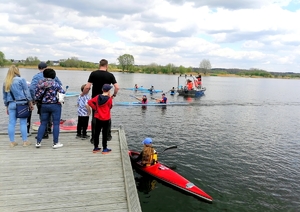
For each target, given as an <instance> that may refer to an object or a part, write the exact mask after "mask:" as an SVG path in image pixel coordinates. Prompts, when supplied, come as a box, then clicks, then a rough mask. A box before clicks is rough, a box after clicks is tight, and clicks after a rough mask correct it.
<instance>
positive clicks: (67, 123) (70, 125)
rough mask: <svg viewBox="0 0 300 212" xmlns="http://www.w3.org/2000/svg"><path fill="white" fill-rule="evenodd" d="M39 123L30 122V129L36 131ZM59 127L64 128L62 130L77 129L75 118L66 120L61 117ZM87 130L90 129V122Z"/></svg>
mask: <svg viewBox="0 0 300 212" xmlns="http://www.w3.org/2000/svg"><path fill="white" fill-rule="evenodd" d="M40 124H41V123H40V122H39V121H38V122H34V123H33V124H32V129H33V130H35V131H37V130H38V129H39V126H40ZM59 129H60V130H64V131H76V130H77V120H76V119H68V120H63V119H61V120H60V125H59ZM87 130H91V124H89V125H88V129H87Z"/></svg>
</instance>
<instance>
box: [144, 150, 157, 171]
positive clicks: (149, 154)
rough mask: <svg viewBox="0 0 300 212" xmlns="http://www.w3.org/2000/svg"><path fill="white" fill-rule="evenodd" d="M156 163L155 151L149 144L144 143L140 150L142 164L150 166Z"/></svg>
mask: <svg viewBox="0 0 300 212" xmlns="http://www.w3.org/2000/svg"><path fill="white" fill-rule="evenodd" d="M156 163H157V152H156V151H155V149H154V148H153V147H151V146H148V145H145V146H144V148H143V152H142V161H141V164H142V165H143V166H151V165H154V164H156Z"/></svg>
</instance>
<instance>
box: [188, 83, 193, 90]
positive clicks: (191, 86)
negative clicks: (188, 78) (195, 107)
mask: <svg viewBox="0 0 300 212" xmlns="http://www.w3.org/2000/svg"><path fill="white" fill-rule="evenodd" d="M187 87H188V90H192V89H193V82H189V83H188V84H187Z"/></svg>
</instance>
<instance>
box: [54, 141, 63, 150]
mask: <svg viewBox="0 0 300 212" xmlns="http://www.w3.org/2000/svg"><path fill="white" fill-rule="evenodd" d="M63 146H64V145H63V144H61V143H59V142H57V143H56V144H53V146H52V147H53V149H57V148H60V147H63Z"/></svg>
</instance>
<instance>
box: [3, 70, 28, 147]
mask: <svg viewBox="0 0 300 212" xmlns="http://www.w3.org/2000/svg"><path fill="white" fill-rule="evenodd" d="M11 93H12V94H13V96H14V98H13V97H12V95H11ZM3 101H4V105H5V107H6V113H7V114H8V115H9V123H8V136H9V140H10V146H11V147H14V146H16V145H18V143H17V142H15V126H16V122H17V117H16V102H18V103H26V102H28V103H29V108H30V110H33V104H32V98H31V95H30V92H29V89H28V86H27V82H26V80H25V79H24V78H22V77H21V75H20V71H19V69H18V68H17V67H16V66H14V65H12V66H11V67H10V68H9V69H8V72H7V75H6V78H5V81H4V84H3ZM20 130H21V135H22V140H23V146H29V145H30V144H31V143H30V142H29V141H27V118H20Z"/></svg>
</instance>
